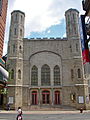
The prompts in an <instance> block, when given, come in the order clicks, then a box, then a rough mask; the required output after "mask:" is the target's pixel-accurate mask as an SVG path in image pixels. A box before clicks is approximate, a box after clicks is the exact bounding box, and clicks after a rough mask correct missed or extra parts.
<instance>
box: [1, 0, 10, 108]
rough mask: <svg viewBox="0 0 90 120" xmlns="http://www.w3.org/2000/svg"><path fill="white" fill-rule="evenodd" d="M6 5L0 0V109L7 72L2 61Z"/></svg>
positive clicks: (4, 0) (6, 2) (5, 1)
mask: <svg viewBox="0 0 90 120" xmlns="http://www.w3.org/2000/svg"><path fill="white" fill-rule="evenodd" d="M7 5H8V0H0V107H1V106H3V103H4V87H5V86H6V82H7V77H8V72H7V71H6V70H5V61H4V60H3V59H2V55H3V44H4V34H5V25H6V15H7Z"/></svg>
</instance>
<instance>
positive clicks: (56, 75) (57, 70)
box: [54, 65, 61, 85]
mask: <svg viewBox="0 0 90 120" xmlns="http://www.w3.org/2000/svg"><path fill="white" fill-rule="evenodd" d="M60 84H61V82H60V68H59V66H58V65H56V66H55V67H54V85H60Z"/></svg>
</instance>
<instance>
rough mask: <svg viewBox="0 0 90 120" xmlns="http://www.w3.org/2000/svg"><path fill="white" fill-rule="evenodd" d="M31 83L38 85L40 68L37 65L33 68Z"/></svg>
mask: <svg viewBox="0 0 90 120" xmlns="http://www.w3.org/2000/svg"><path fill="white" fill-rule="evenodd" d="M31 85H38V68H37V67H36V66H35V65H34V66H33V67H32V69H31Z"/></svg>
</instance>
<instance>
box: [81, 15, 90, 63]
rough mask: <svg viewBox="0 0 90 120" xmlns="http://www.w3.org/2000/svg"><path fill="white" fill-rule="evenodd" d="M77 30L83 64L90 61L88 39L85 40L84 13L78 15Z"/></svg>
mask: <svg viewBox="0 0 90 120" xmlns="http://www.w3.org/2000/svg"><path fill="white" fill-rule="evenodd" d="M79 30H80V40H81V48H82V58H83V64H85V63H87V62H90V56H89V49H88V40H87V34H86V26H85V15H81V16H80V19H79Z"/></svg>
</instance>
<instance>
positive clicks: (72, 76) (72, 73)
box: [71, 69, 74, 79]
mask: <svg viewBox="0 0 90 120" xmlns="http://www.w3.org/2000/svg"><path fill="white" fill-rule="evenodd" d="M73 78H74V71H73V69H71V79H73Z"/></svg>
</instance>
